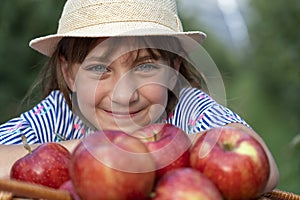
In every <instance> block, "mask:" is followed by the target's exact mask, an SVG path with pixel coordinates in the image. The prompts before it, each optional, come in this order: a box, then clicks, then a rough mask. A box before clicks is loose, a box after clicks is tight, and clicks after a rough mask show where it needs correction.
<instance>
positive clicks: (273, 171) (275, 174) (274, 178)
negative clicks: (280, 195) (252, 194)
mask: <svg viewBox="0 0 300 200" xmlns="http://www.w3.org/2000/svg"><path fill="white" fill-rule="evenodd" d="M226 126H231V127H235V128H239V129H242V130H243V131H246V132H247V133H248V134H250V135H251V136H252V137H254V138H255V139H256V140H257V141H258V142H259V143H260V144H261V145H262V146H263V148H264V150H265V152H266V154H267V156H268V159H269V163H270V176H269V181H268V183H267V186H266V187H265V190H264V192H269V191H271V190H273V189H275V187H276V186H277V185H278V181H279V171H278V167H277V165H276V162H275V160H274V158H273V156H272V154H271V152H270V150H269V149H268V147H267V145H266V144H265V142H264V141H263V139H262V138H261V137H260V136H259V135H258V134H257V133H256V132H255V131H254V130H252V129H250V128H248V127H246V126H244V125H243V124H240V123H230V124H227V125H226Z"/></svg>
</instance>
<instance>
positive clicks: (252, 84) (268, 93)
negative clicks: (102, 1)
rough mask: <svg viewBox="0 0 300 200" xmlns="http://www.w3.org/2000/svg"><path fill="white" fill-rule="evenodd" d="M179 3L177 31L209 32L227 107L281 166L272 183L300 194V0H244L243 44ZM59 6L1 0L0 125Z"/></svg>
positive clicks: (39, 61)
mask: <svg viewBox="0 0 300 200" xmlns="http://www.w3.org/2000/svg"><path fill="white" fill-rule="evenodd" d="M183 1H190V0H178V3H179V13H180V16H181V17H182V21H183V25H184V29H185V30H201V31H204V32H205V33H207V34H208V38H207V39H206V40H205V42H204V43H203V47H204V48H205V49H206V50H207V52H208V53H209V54H210V56H211V57H212V58H213V60H214V61H215V63H216V65H217V66H218V69H219V70H220V72H221V73H222V74H223V80H224V83H225V87H226V95H227V105H228V107H229V108H231V109H232V110H234V111H235V112H237V113H238V114H240V115H241V116H242V117H243V118H244V119H245V120H246V121H247V122H248V123H249V124H250V125H251V126H252V127H253V128H254V129H255V130H256V131H257V132H258V133H259V134H261V136H262V138H263V139H264V140H265V142H266V143H267V145H268V146H269V148H270V150H271V152H272V153H273V155H274V157H275V160H276V161H277V163H278V166H279V170H280V183H279V186H278V188H279V189H282V190H286V191H291V192H295V193H298V194H300V68H299V63H300V35H299V34H300V26H299V25H300V1H298V0H285V1H262V0H248V1H247V9H246V12H243V17H244V20H245V23H246V26H247V31H248V36H249V37H248V41H247V44H246V45H244V46H242V45H236V44H234V42H231V45H230V43H228V42H227V43H226V42H224V39H223V40H222V38H220V32H218V31H216V29H214V28H212V26H209V25H210V23H211V21H209V17H207V16H204V14H205V13H201V12H197V11H194V10H192V9H190V10H189V9H187V7H186V6H182V7H184V9H183V8H182V7H181V5H182V4H183ZM208 1H210V2H211V0H196V1H195V0H194V4H202V7H205V6H206V4H205V3H207V2H208ZM224 1H225V0H224ZM63 4H64V1H58V0H2V1H1V6H0V123H4V122H5V121H7V120H8V119H10V118H12V117H14V116H17V115H18V114H19V113H20V112H22V111H24V110H26V109H28V108H30V107H31V106H32V105H34V103H35V102H30V103H24V102H22V100H23V98H24V97H25V95H26V93H27V92H28V90H29V88H30V87H31V85H32V84H33V82H34V81H35V80H36V78H37V75H38V73H39V71H40V69H41V67H42V65H43V63H44V61H45V57H43V56H41V55H39V54H38V53H37V52H35V51H33V50H31V49H30V48H29V47H28V42H29V41H30V40H31V39H32V38H34V37H37V36H42V35H46V34H49V33H55V32H56V28H57V20H58V18H59V16H60V13H61V9H62V7H63ZM195 6H196V5H195ZM219 6H220V5H219ZM215 9H216V7H211V8H210V10H211V11H214V10H215ZM210 10H209V9H207V10H206V13H207V12H210ZM201 15H203V16H201ZM199 19H206V20H207V21H205V20H199ZM236 46H239V47H236ZM241 46H242V47H241Z"/></svg>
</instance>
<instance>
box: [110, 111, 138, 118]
mask: <svg viewBox="0 0 300 200" xmlns="http://www.w3.org/2000/svg"><path fill="white" fill-rule="evenodd" d="M104 111H105V113H106V114H107V115H109V116H111V117H113V118H116V119H129V118H133V117H135V116H137V115H138V114H139V113H140V112H141V111H142V110H137V111H118V112H113V111H111V110H104Z"/></svg>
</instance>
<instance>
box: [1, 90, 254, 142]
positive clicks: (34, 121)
mask: <svg viewBox="0 0 300 200" xmlns="http://www.w3.org/2000/svg"><path fill="white" fill-rule="evenodd" d="M165 122H166V123H170V124H173V125H175V126H177V127H179V128H181V129H182V130H184V131H185V132H186V133H188V134H190V133H196V132H200V131H204V130H207V129H210V128H213V127H220V126H224V125H226V124H229V123H242V124H244V125H246V126H248V125H247V124H246V122H245V121H244V120H243V119H241V117H239V116H238V115H237V114H236V113H234V112H233V111H231V110H229V109H228V108H226V107H224V106H222V105H220V104H218V103H217V102H216V101H215V100H213V99H212V98H211V97H210V96H209V95H207V94H206V93H204V92H203V91H201V90H199V89H196V88H185V89H183V90H182V91H181V92H180V95H179V100H178V104H177V105H176V107H175V109H174V112H173V113H172V115H171V116H169V117H168V119H166V120H165ZM89 132H91V130H90V129H89V128H87V127H86V126H85V125H84V123H83V122H82V121H81V120H80V118H79V117H78V116H76V115H75V114H74V113H73V112H72V110H71V109H70V108H69V106H68V105H67V103H66V101H65V98H64V96H63V94H62V93H61V92H60V91H58V90H55V91H52V92H51V93H50V94H49V96H48V97H47V98H45V99H44V100H42V101H41V102H40V103H39V104H38V105H36V106H35V107H33V108H32V109H31V110H29V111H27V112H24V113H22V114H21V115H20V116H19V117H16V118H13V119H11V120H9V121H7V122H6V123H4V124H2V125H0V144H22V135H25V136H26V138H27V141H28V143H29V144H33V143H45V142H59V141H62V140H70V139H80V138H82V137H83V136H84V135H85V134H87V133H89Z"/></svg>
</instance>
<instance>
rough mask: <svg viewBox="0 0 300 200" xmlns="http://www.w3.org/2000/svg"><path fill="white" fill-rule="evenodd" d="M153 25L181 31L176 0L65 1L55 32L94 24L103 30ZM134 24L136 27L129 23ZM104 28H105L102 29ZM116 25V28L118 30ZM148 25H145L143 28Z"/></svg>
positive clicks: (126, 29) (118, 31)
mask: <svg viewBox="0 0 300 200" xmlns="http://www.w3.org/2000/svg"><path fill="white" fill-rule="evenodd" d="M146 23H147V24H152V26H153V25H155V26H153V27H156V28H157V27H161V28H162V29H169V30H170V31H175V32H181V31H182V24H181V21H180V19H179V17H178V13H177V5H176V1H175V0H68V1H67V2H66V4H65V6H64V9H63V12H62V15H61V18H60V21H59V26H58V30H57V33H58V34H66V33H70V32H74V31H75V32H76V31H78V30H80V29H88V28H89V27H95V26H97V27H98V29H99V31H103V30H106V29H108V27H111V26H112V24H114V25H115V26H114V27H115V30H110V31H111V32H113V31H115V35H118V34H120V33H121V31H120V30H122V31H123V32H124V31H134V29H139V28H145V27H138V26H137V25H136V24H140V25H144V24H146ZM129 24H135V26H132V25H129ZM105 27H107V28H105ZM116 27H119V29H117V28H116ZM146 28H147V27H146Z"/></svg>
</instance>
